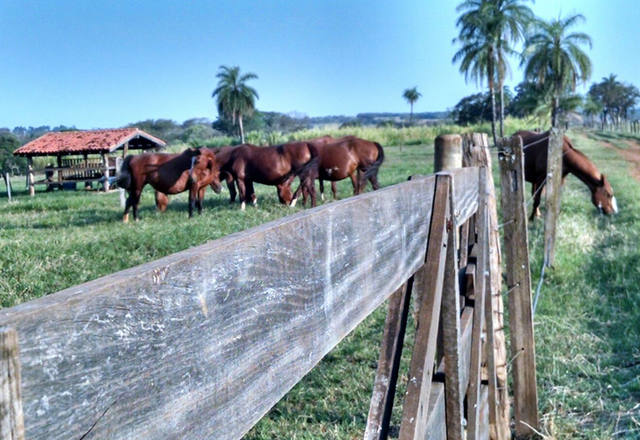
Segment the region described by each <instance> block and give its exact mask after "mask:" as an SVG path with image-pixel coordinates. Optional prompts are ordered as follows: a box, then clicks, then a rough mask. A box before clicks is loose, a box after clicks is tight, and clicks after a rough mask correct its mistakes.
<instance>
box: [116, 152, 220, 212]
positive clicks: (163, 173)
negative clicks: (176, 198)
mask: <svg viewBox="0 0 640 440" xmlns="http://www.w3.org/2000/svg"><path fill="white" fill-rule="evenodd" d="M146 184H150V185H151V186H152V187H153V188H154V189H155V190H156V205H157V206H158V208H159V209H160V210H161V211H163V210H164V208H166V203H167V202H168V199H167V196H166V194H178V193H181V192H183V191H187V190H188V191H189V217H192V216H193V208H194V206H197V208H198V213H201V212H202V198H203V197H204V189H205V188H206V187H207V185H212V186H213V188H214V189H215V190H216V192H220V178H219V170H218V163H217V162H216V157H215V155H214V154H213V153H212V152H211V151H209V150H207V149H196V148H189V149H187V150H185V151H183V152H182V153H180V154H165V153H155V154H148V153H144V154H139V155H137V156H127V157H126V158H125V159H124V161H123V162H122V167H121V168H120V174H119V175H118V178H117V185H118V186H119V187H121V188H124V189H126V190H127V191H128V192H129V197H128V198H127V203H126V206H125V208H124V214H123V217H122V220H123V221H124V222H125V223H126V222H128V221H129V209H131V208H133V218H134V219H135V220H138V204H139V203H140V195H141V194H142V189H143V188H144V186H145V185H146Z"/></svg>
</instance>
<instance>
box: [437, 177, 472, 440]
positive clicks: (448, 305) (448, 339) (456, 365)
mask: <svg viewBox="0 0 640 440" xmlns="http://www.w3.org/2000/svg"><path fill="white" fill-rule="evenodd" d="M476 185H477V182H476ZM455 187H456V182H454V183H453V192H454V193H455ZM457 209H458V207H457V205H455V204H454V201H453V197H452V198H451V212H457ZM457 249H458V245H457V234H455V233H452V234H449V240H448V244H447V260H446V267H445V272H444V283H443V291H442V317H441V319H442V343H443V350H444V358H445V363H444V373H445V382H444V391H445V416H446V419H447V439H449V440H462V438H463V436H464V433H463V422H462V418H463V413H464V409H463V398H464V394H465V391H466V387H464V388H463V386H462V384H461V380H460V375H461V374H462V371H461V370H462V368H463V367H462V363H461V359H460V358H461V353H460V351H461V348H460V276H459V270H458V256H457Z"/></svg>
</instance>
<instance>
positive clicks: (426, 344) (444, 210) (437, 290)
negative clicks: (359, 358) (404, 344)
mask: <svg viewBox="0 0 640 440" xmlns="http://www.w3.org/2000/svg"><path fill="white" fill-rule="evenodd" d="M450 185H451V177H450V176H448V175H438V176H437V184H436V192H435V196H434V199H433V214H432V218H431V226H430V230H429V243H428V247H427V259H426V262H425V264H424V266H423V267H422V268H421V269H420V270H419V271H418V272H417V273H416V275H415V281H414V289H415V290H416V293H417V294H416V297H417V298H421V304H420V307H419V308H418V322H417V330H416V337H415V342H414V346H413V352H412V354H411V364H410V366H409V381H408V384H407V393H406V395H405V399H404V405H403V408H402V423H401V425H400V435H399V438H400V439H401V440H413V439H416V438H423V436H424V432H425V429H426V424H427V417H428V409H429V395H430V389H431V377H432V376H433V366H434V360H435V350H436V336H437V332H438V324H439V321H440V309H441V301H442V284H443V279H444V271H445V260H446V255H447V238H448V235H449V230H448V229H449V228H448V227H447V223H448V221H449V218H450V213H449V208H450V200H449V198H450ZM419 291H422V292H421V293H418V292H419Z"/></svg>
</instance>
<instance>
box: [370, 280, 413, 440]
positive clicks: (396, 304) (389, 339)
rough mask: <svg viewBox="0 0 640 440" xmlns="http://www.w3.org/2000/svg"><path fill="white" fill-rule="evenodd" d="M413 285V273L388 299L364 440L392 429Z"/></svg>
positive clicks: (380, 435) (382, 437)
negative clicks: (391, 422)
mask: <svg viewBox="0 0 640 440" xmlns="http://www.w3.org/2000/svg"><path fill="white" fill-rule="evenodd" d="M412 287H413V277H411V278H409V280H408V281H407V282H406V283H405V284H403V285H402V287H400V288H399V289H398V290H396V292H395V293H394V294H393V295H391V298H390V299H389V307H388V311H387V318H386V320H385V324H384V333H383V336H382V346H381V347H380V357H379V359H378V368H377V370H376V378H375V380H374V383H373V392H372V394H371V404H370V406H369V416H368V417H367V427H366V429H365V431H364V439H365V440H375V439H380V440H382V439H386V438H387V435H388V432H389V422H390V420H391V411H392V409H393V398H394V396H395V392H396V383H397V380H398V370H399V368H400V358H401V356H402V346H403V343H404V335H405V331H406V328H407V318H408V316H409V304H410V299H411V290H412Z"/></svg>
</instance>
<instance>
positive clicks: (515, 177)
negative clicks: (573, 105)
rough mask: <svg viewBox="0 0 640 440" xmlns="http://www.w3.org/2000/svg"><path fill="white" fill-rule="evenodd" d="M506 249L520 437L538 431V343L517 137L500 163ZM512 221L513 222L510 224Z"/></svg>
mask: <svg viewBox="0 0 640 440" xmlns="http://www.w3.org/2000/svg"><path fill="white" fill-rule="evenodd" d="M500 175H501V180H502V181H501V187H502V212H503V216H504V220H505V226H504V245H505V263H506V264H505V266H506V275H507V276H506V279H507V287H508V289H509V291H510V294H509V328H510V334H511V357H512V359H513V396H514V402H513V406H514V416H515V429H516V434H517V435H521V436H525V435H532V434H533V433H534V431H533V430H534V429H538V394H537V389H536V360H535V342H534V335H533V316H532V310H531V306H532V304H531V275H530V272H529V247H528V246H529V239H528V230H527V214H526V206H525V202H524V200H525V198H524V155H523V151H522V138H520V137H519V136H514V137H513V138H512V139H511V141H510V142H509V143H507V144H506V145H505V146H504V154H503V155H502V156H501V159H500ZM510 220H512V221H510Z"/></svg>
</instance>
